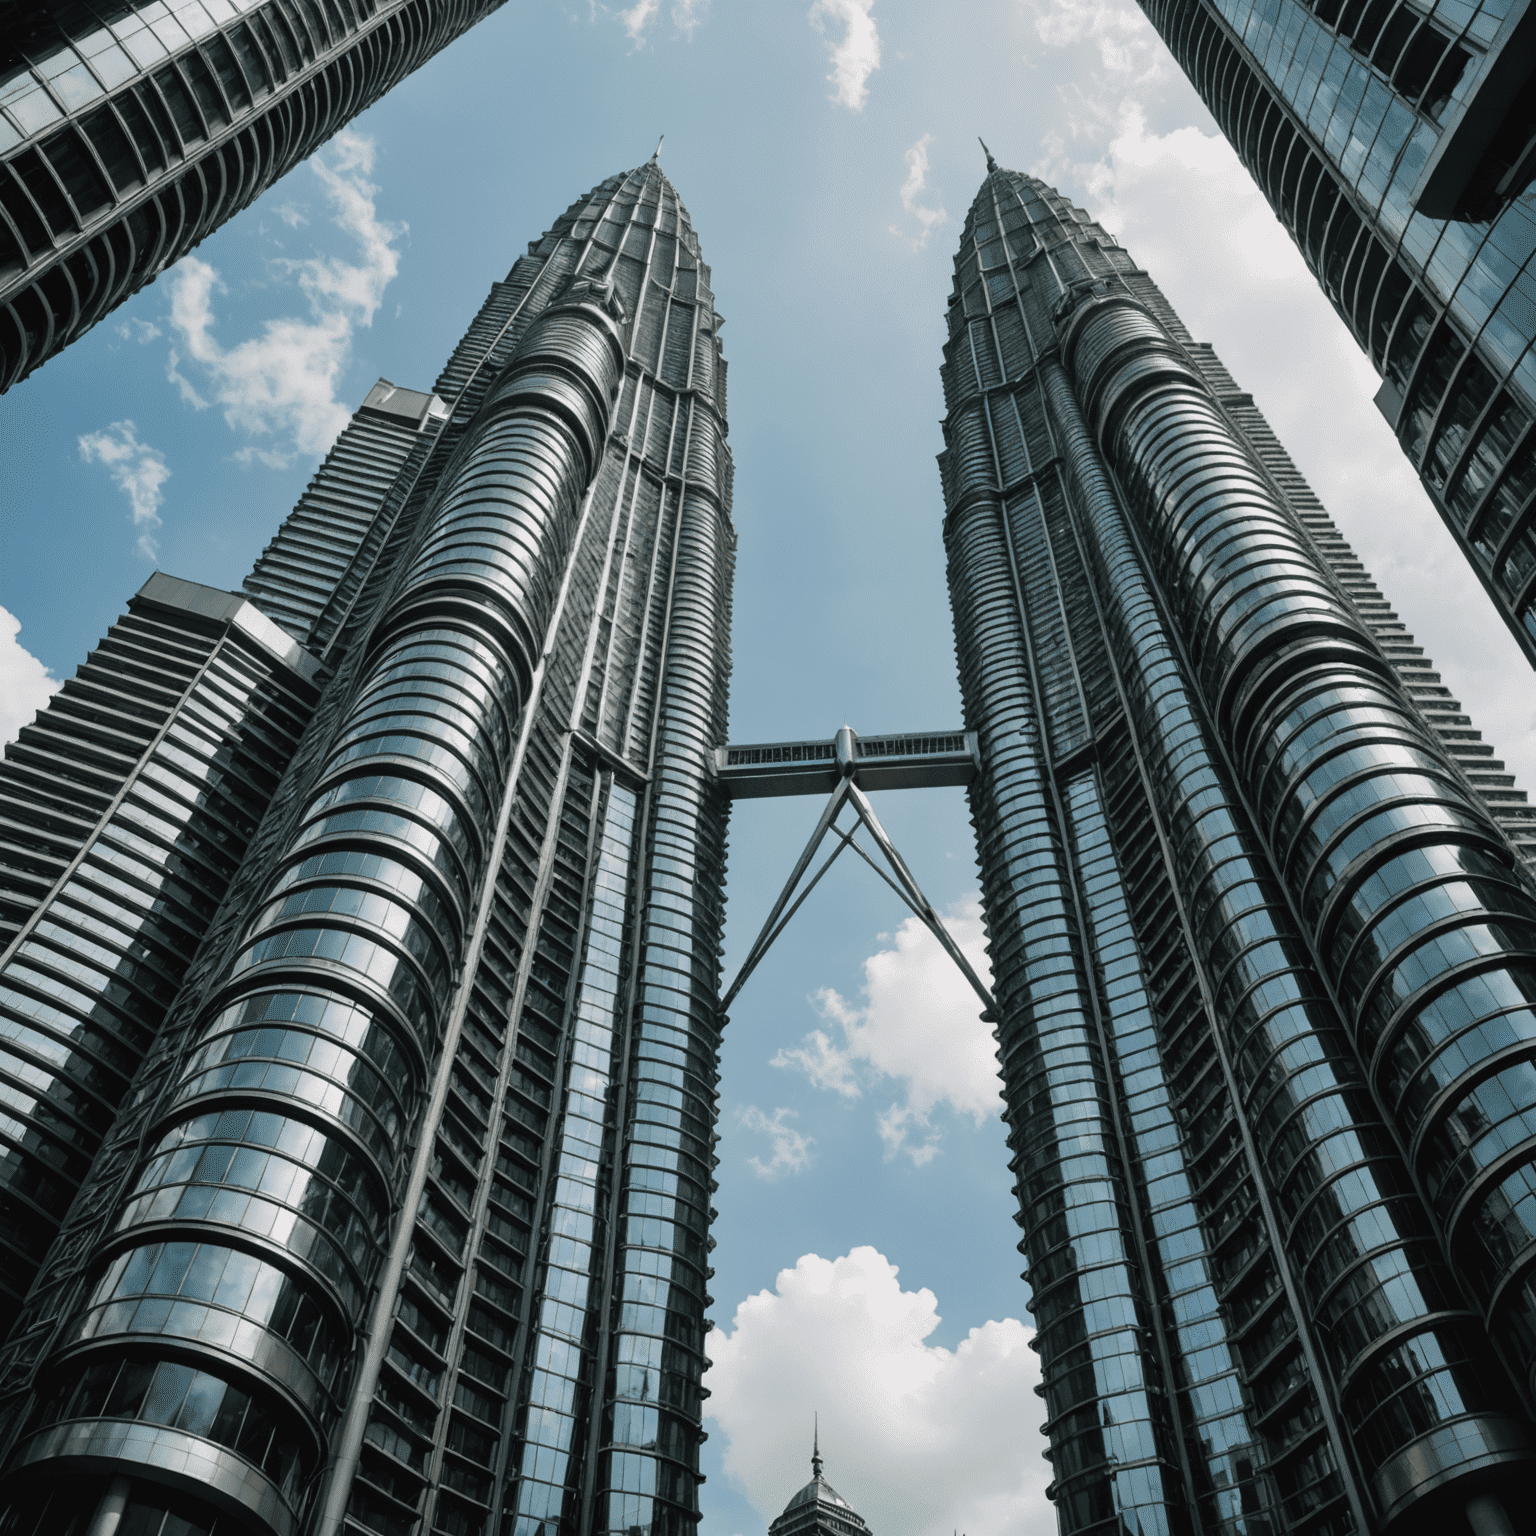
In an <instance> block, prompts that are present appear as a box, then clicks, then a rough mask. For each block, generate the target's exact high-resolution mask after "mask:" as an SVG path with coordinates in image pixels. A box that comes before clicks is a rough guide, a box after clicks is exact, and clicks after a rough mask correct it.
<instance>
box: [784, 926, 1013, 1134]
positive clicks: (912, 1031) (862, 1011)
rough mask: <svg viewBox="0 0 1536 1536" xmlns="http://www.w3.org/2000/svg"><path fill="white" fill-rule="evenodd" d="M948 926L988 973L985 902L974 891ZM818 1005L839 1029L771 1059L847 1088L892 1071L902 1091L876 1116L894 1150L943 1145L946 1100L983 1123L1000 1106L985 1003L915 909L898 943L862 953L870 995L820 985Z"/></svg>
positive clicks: (863, 1087) (826, 1084)
mask: <svg viewBox="0 0 1536 1536" xmlns="http://www.w3.org/2000/svg"><path fill="white" fill-rule="evenodd" d="M946 926H947V927H948V928H949V931H950V933H951V934H952V935H953V936H954V938H955V941H956V943H957V944H959V946H960V948H961V950H962V952H963V953H964V954H965V957H966V959H967V960H969V961H970V962H971V964H972V966H973V967H974V968H975V969H976V971H977V973H978V974H979V975H981V976H983V977H986V976H987V975H988V974H989V973H990V967H989V966H988V963H987V956H986V951H985V949H984V947H983V946H984V944H985V939H986V936H985V932H984V930H983V928H982V919H981V903H980V902H979V901H978V900H976V899H975V898H972V899H971V900H968V901H964V902H961V903H959V904H958V905H957V906H955V907H952V908H951V909H950V910H949V912H948V913H947V914H946ZM816 1005H817V1007H818V1008H819V1009H820V1011H821V1013H822V1016H823V1017H824V1018H825V1019H827V1020H828V1022H829V1024H830V1025H831V1027H832V1030H833V1033H832V1034H829V1033H828V1032H827V1031H825V1030H820V1029H816V1030H812V1031H811V1032H810V1034H808V1035H806V1036H805V1038H804V1039H803V1040H802V1041H801V1043H800V1044H799V1045H798V1046H795V1047H793V1048H791V1049H788V1050H781V1051H780V1052H779V1053H778V1054H777V1055H776V1056H775V1057H774V1058H773V1063H772V1064H773V1065H774V1066H776V1067H789V1068H792V1069H794V1070H796V1071H799V1072H803V1073H805V1075H806V1076H807V1077H809V1078H810V1080H811V1082H812V1083H814V1084H815V1085H816V1086H817V1087H818V1088H826V1089H829V1090H831V1091H832V1092H834V1093H839V1094H842V1095H843V1096H844V1097H845V1098H858V1097H860V1096H861V1095H862V1094H863V1093H865V1092H872V1091H874V1090H875V1089H876V1088H877V1087H879V1088H880V1089H882V1091H884V1090H885V1086H886V1084H885V1080H887V1079H891V1080H894V1082H895V1085H896V1089H897V1093H898V1095H899V1096H898V1098H897V1099H896V1101H895V1102H894V1103H892V1104H891V1106H890V1107H889V1108H888V1109H886V1110H885V1111H883V1112H882V1113H881V1115H880V1117H879V1121H878V1125H879V1131H880V1138H881V1140H882V1141H883V1142H884V1143H885V1155H886V1158H887V1159H890V1158H892V1157H895V1156H896V1155H897V1153H905V1154H906V1155H907V1156H908V1157H910V1158H911V1159H912V1160H913V1161H914V1162H916V1163H918V1164H922V1163H927V1162H930V1161H932V1159H933V1158H935V1157H936V1156H937V1155H938V1153H939V1149H940V1131H939V1129H938V1128H937V1127H935V1126H934V1125H933V1124H932V1115H933V1111H934V1110H935V1109H936V1108H938V1106H939V1105H941V1104H948V1105H949V1106H950V1108H951V1109H953V1110H954V1111H955V1112H956V1113H957V1114H962V1115H968V1116H969V1117H970V1118H971V1119H972V1120H973V1121H975V1122H976V1123H978V1124H979V1123H980V1122H981V1121H982V1120H983V1119H984V1118H985V1117H986V1116H987V1115H989V1114H995V1113H997V1111H998V1106H999V1090H998V1079H997V1060H996V1056H995V1046H994V1044H993V1041H992V1035H991V1031H990V1028H989V1026H988V1025H986V1024H983V1023H982V1022H981V1019H980V1017H979V1015H980V1012H981V1004H980V1002H979V1001H978V999H977V997H976V994H975V993H974V992H973V991H972V990H971V988H970V985H969V983H968V982H967V981H966V980H965V978H964V977H963V976H962V975H961V974H960V971H959V969H958V967H957V966H956V965H955V963H954V961H952V960H951V959H950V958H949V956H948V955H946V954H945V953H944V951H943V949H942V948H941V947H940V946H939V942H938V940H937V939H935V938H934V937H933V935H932V934H931V933H929V932H928V930H927V929H926V928H925V927H924V926H923V925H922V923H921V922H919V921H918V919H917V918H915V917H909V918H908V919H907V920H906V922H904V923H903V924H902V925H901V927H900V928H898V929H897V930H896V933H895V935H894V939H893V947H891V948H889V949H882V950H880V951H879V952H878V953H876V954H873V955H871V956H870V957H869V958H868V959H867V960H866V961H865V962H864V1001H863V1003H862V1005H856V1004H853V1003H850V1002H849V1001H848V1000H847V999H846V998H844V997H843V996H842V994H841V993H839V992H837V991H835V990H833V989H832V988H831V987H823V988H822V989H821V990H820V991H819V992H817V993H816ZM935 1042H942V1049H935ZM919 1137H921V1138H922V1139H921V1140H917V1138H919Z"/></svg>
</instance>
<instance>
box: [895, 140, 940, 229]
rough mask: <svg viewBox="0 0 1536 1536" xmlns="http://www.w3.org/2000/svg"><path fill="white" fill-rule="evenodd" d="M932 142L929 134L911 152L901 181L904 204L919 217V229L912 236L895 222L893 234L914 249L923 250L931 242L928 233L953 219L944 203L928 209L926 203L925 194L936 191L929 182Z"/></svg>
mask: <svg viewBox="0 0 1536 1536" xmlns="http://www.w3.org/2000/svg"><path fill="white" fill-rule="evenodd" d="M931 143H933V135H932V134H931V133H925V134H924V135H923V136H922V138H920V139H919V140H918V141H917V143H916V144H914V145H913V146H912V147H911V149H909V150H908V151H907V179H906V180H905V181H904V182H902V184H901V206H902V207H903V208H904V209H906V211H907V213H908V214H910V215H911V216H912V217H913V218H914V219H916V220H917V223H918V232H917V234H915V235H909V234H907V233H906V231H905V230H902V229H899V228H898V227H897V226H896V225H894V224H892V225H891V233H892V234H893V235H895V236H897V237H898V238H899V239H902V240H905V241H906V242H907V244H908V245H910V246H911V247H912V249H913V250H914V251H920V250H922V248H923V247H924V246H925V245H927V244H928V236H929V235H931V234H932V233H933V232H934V230H936V229H939V228H941V227H942V226H943V225H944V224H946V223H948V222H949V215H948V214H947V213H945V211H944V209H943V207H942V206H941V207H938V208H928V207H925V206H924V204H923V202H922V198H923V194H924V193H927V192H931V191H933V190H934V189H933V188H931V187H930V186H929V185H928V146H929V145H930V144H931Z"/></svg>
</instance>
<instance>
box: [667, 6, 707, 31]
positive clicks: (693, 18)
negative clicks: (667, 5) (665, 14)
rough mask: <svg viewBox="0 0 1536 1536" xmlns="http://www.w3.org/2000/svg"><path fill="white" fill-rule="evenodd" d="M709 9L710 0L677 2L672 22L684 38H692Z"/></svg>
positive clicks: (673, 8)
mask: <svg viewBox="0 0 1536 1536" xmlns="http://www.w3.org/2000/svg"><path fill="white" fill-rule="evenodd" d="M708 9H709V0H677V3H676V4H675V5H674V6H673V7H672V21H673V23H674V25H675V26H676V27H677V30H678V31H679V32H681V33H682V34H683V36H684V37H690V38H691V37H692V36H693V31H694V28H695V27H697V26H698V25H699V23H700V22H702V21H703V20H704V13H705V12H706V11H707V10H708Z"/></svg>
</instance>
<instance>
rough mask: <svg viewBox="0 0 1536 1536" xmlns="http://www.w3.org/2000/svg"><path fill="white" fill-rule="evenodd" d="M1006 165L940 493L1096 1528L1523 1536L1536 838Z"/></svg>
mask: <svg viewBox="0 0 1536 1536" xmlns="http://www.w3.org/2000/svg"><path fill="white" fill-rule="evenodd" d="M989 169H990V172H991V174H989V176H988V177H987V179H986V181H985V182H984V183H983V186H982V189H981V191H980V193H979V194H978V197H977V199H976V201H975V203H974V204H973V205H972V208H971V210H970V213H969V215H968V216H967V221H966V225H965V230H964V234H963V236H962V242H961V247H960V251H959V254H958V256H957V259H956V266H955V286H954V291H953V293H952V295H951V298H950V305H949V340H948V342H947V343H946V346H945V356H944V366H943V370H942V376H943V384H944V393H945V401H946V407H947V412H948V414H947V417H946V421H945V442H946V445H947V446H946V448H945V451H944V453H943V454H942V455H941V459H940V465H941V471H942V476H943V483H944V497H945V507H946V519H945V542H946V547H947V550H948V555H949V575H950V586H951V593H952V601H953V606H954V613H955V627H956V638H957V645H958V650H959V661H960V672H961V684H962V691H963V694H964V697H965V704H966V726H967V728H968V729H971V730H974V731H975V732H977V734H978V737H979V742H980V753H981V763H982V768H981V773H980V776H979V777H978V779H977V781H976V783H975V785H973V788H972V796H971V803H972V809H973V814H974V816H975V822H976V830H977V839H978V846H979V851H980V855H981V861H982V872H983V901H984V906H985V910H986V914H987V922H988V927H989V932H990V937H991V948H992V965H993V976H994V985H995V989H996V995H997V1002H998V1005H999V1008H1000V1010H1001V1013H1002V1019H1003V1022H1002V1024H1001V1025H1000V1028H999V1031H998V1038H999V1043H1000V1059H1001V1062H1002V1069H1003V1079H1004V1095H1005V1100H1006V1104H1007V1110H1006V1114H1005V1119H1006V1120H1007V1121H1008V1124H1009V1127H1010V1133H1009V1147H1010V1150H1011V1153H1012V1155H1013V1161H1012V1163H1011V1164H1010V1166H1011V1168H1012V1169H1013V1170H1014V1172H1015V1173H1016V1175H1017V1178H1018V1183H1017V1186H1016V1193H1017V1195H1018V1199H1019V1205H1020V1212H1019V1218H1018V1219H1019V1221H1020V1224H1021V1226H1022V1227H1023V1229H1024V1237H1023V1241H1022V1243H1021V1245H1020V1246H1021V1251H1023V1252H1024V1254H1025V1256H1026V1258H1027V1260H1028V1266H1029V1267H1028V1270H1027V1272H1026V1279H1027V1280H1028V1282H1029V1284H1030V1287H1031V1291H1032V1308H1033V1312H1034V1318H1035V1323H1036V1327H1037V1330H1038V1331H1037V1335H1036V1339H1035V1347H1036V1348H1037V1350H1038V1351H1039V1353H1040V1357H1041V1363H1042V1369H1043V1384H1042V1386H1041V1388H1040V1389H1039V1390H1040V1392H1041V1394H1042V1396H1043V1397H1044V1399H1045V1407H1046V1419H1047V1423H1046V1426H1045V1428H1046V1431H1047V1434H1048V1435H1049V1438H1050V1442H1051V1452H1050V1457H1051V1461H1052V1465H1053V1470H1054V1474H1055V1475H1054V1478H1053V1481H1052V1485H1051V1488H1050V1494H1051V1496H1052V1497H1053V1499H1054V1500H1055V1502H1056V1509H1057V1514H1058V1518H1059V1521H1060V1524H1061V1529H1062V1531H1063V1533H1064V1536H1075V1533H1077V1532H1086V1531H1097V1530H1106V1531H1107V1530H1110V1529H1115V1530H1119V1529H1126V1528H1129V1529H1136V1530H1142V1531H1162V1530H1167V1531H1178V1530H1183V1529H1186V1528H1188V1527H1189V1525H1190V1524H1191V1523H1193V1524H1194V1526H1195V1528H1197V1529H1205V1530H1216V1529H1237V1528H1239V1524H1240V1523H1241V1522H1244V1521H1251V1522H1253V1525H1252V1528H1255V1529H1258V1528H1263V1523H1264V1522H1267V1527H1268V1528H1269V1529H1271V1530H1276V1531H1279V1530H1285V1531H1303V1530H1304V1531H1308V1532H1317V1533H1321V1532H1332V1533H1342V1532H1344V1531H1348V1530H1356V1531H1365V1530H1373V1531H1374V1530H1380V1529H1383V1528H1384V1527H1390V1528H1393V1529H1401V1530H1405V1531H1406V1530H1424V1529H1431V1528H1433V1525H1434V1522H1435V1521H1437V1520H1443V1521H1445V1522H1446V1529H1448V1530H1463V1531H1465V1530H1469V1529H1472V1528H1473V1526H1471V1525H1469V1524H1468V1521H1469V1520H1473V1519H1480V1520H1484V1521H1485V1522H1492V1523H1485V1524H1482V1525H1477V1526H1476V1529H1478V1530H1480V1531H1482V1530H1487V1531H1502V1530H1507V1529H1512V1527H1510V1526H1509V1525H1508V1524H1507V1523H1501V1522H1504V1520H1505V1512H1504V1510H1503V1509H1501V1507H1500V1505H1499V1503H1498V1501H1499V1500H1500V1499H1501V1498H1504V1497H1506V1496H1509V1495H1515V1494H1518V1493H1519V1490H1520V1489H1522V1488H1528V1487H1529V1477H1530V1473H1531V1470H1532V1460H1533V1457H1536V1442H1533V1425H1532V1422H1531V1407H1532V1404H1533V1401H1536V1390H1533V1389H1536V1377H1533V1372H1536V1284H1533V1268H1536V1066H1533V1058H1536V1010H1533V1008H1532V1003H1533V1001H1536V887H1533V884H1532V878H1531V874H1530V870H1529V867H1528V865H1527V862H1526V861H1527V858H1528V856H1529V853H1530V851H1531V849H1532V831H1533V827H1532V823H1531V821H1530V819H1529V818H1530V815H1531V812H1530V809H1529V808H1528V807H1527V806H1526V804H1525V798H1524V796H1523V795H1522V794H1520V793H1519V792H1518V791H1515V790H1514V789H1513V786H1512V782H1511V780H1510V778H1509V777H1508V776H1507V775H1505V774H1503V773H1501V772H1499V771H1498V767H1499V765H1497V764H1495V763H1494V762H1493V761H1492V760H1491V755H1490V752H1489V749H1488V748H1487V747H1486V746H1485V745H1484V744H1483V743H1482V742H1481V740H1480V738H1479V737H1478V736H1477V733H1476V732H1475V731H1474V730H1473V729H1472V728H1471V725H1470V722H1469V721H1468V720H1467V718H1466V717H1465V715H1463V714H1462V713H1461V712H1460V710H1459V707H1458V706H1457V705H1456V703H1455V701H1454V700H1452V699H1451V698H1450V697H1449V696H1448V694H1447V692H1446V690H1445V689H1444V688H1443V687H1441V686H1440V684H1439V679H1438V677H1437V676H1436V675H1435V673H1434V672H1433V670H1432V667H1431V666H1430V664H1429V663H1428V662H1427V661H1426V659H1425V658H1424V657H1423V656H1422V653H1421V652H1420V651H1419V650H1418V648H1417V647H1415V646H1414V645H1413V643H1412V637H1411V636H1409V635H1407V634H1406V633H1405V631H1404V629H1403V626H1402V625H1401V624H1400V623H1399V622H1398V621H1397V619H1396V616H1395V615H1394V614H1393V613H1392V612H1391V610H1390V609H1389V608H1388V607H1387V604H1386V602H1385V601H1384V599H1383V598H1382V597H1381V594H1380V593H1379V592H1378V591H1377V590H1376V588H1375V587H1374V585H1373V584H1372V583H1371V581H1370V578H1369V577H1368V575H1367V574H1366V573H1365V571H1364V570H1363V568H1362V567H1361V565H1360V563H1359V561H1358V560H1357V559H1355V557H1354V555H1353V553H1352V551H1351V550H1350V549H1349V547H1348V546H1347V544H1346V543H1345V542H1344V540H1343V539H1342V537H1341V536H1340V535H1339V533H1338V531H1337V529H1336V528H1335V527H1334V526H1333V524H1332V522H1331V521H1330V520H1329V518H1328V516H1327V514H1326V512H1325V511H1324V510H1323V508H1322V507H1321V506H1320V504H1319V503H1318V502H1317V500H1316V498H1315V497H1314V496H1313V495H1312V493H1311V492H1310V490H1309V489H1308V488H1307V486H1306V485H1305V483H1304V482H1303V481H1302V479H1301V477H1300V476H1299V474H1297V472H1296V470H1295V468H1294V466H1293V465H1292V464H1291V462H1290V460H1289V459H1288V457H1287V456H1286V454H1285V452H1284V450H1283V449H1282V448H1281V446H1280V444H1279V443H1278V442H1277V441H1276V439H1275V438H1274V436H1273V434H1272V433H1271V432H1270V430H1269V428H1268V426H1267V424H1266V423H1265V422H1264V420H1263V418H1262V417H1261V416H1260V415H1259V413H1258V412H1257V410H1256V409H1255V408H1254V405H1253V401H1252V399H1251V397H1250V396H1248V395H1246V394H1244V393H1242V392H1241V391H1240V390H1239V388H1238V387H1237V385H1236V384H1235V383H1234V381H1233V380H1232V379H1231V378H1230V376H1229V375H1228V374H1227V372H1226V370H1225V369H1224V368H1223V367H1222V365H1221V363H1220V362H1219V360H1218V359H1217V358H1216V357H1215V355H1214V354H1213V353H1212V351H1211V349H1210V348H1209V347H1207V346H1202V345H1199V344H1197V343H1195V342H1194V341H1193V340H1192V338H1191V337H1190V336H1189V334H1188V332H1187V331H1186V330H1185V329H1184V327H1183V326H1182V324H1181V323H1180V322H1179V320H1178V318H1177V316H1176V315H1175V314H1174V313H1173V311H1172V310H1171V308H1170V307H1169V306H1168V304H1167V302H1166V300H1165V299H1164V298H1163V296H1162V295H1161V293H1160V292H1159V291H1158V289H1157V288H1156V286H1155V285H1154V283H1153V281H1152V280H1151V278H1150V277H1149V276H1148V275H1147V274H1146V273H1145V272H1143V271H1140V270H1139V269H1137V268H1136V266H1135V264H1134V262H1133V260H1132V259H1131V257H1130V256H1129V255H1128V254H1127V253H1126V252H1125V251H1124V250H1123V249H1121V248H1120V247H1119V246H1118V245H1117V244H1116V242H1115V241H1114V240H1113V239H1112V238H1111V237H1109V236H1108V235H1107V234H1106V233H1105V232H1104V230H1103V229H1101V228H1100V227H1099V226H1097V225H1096V224H1094V223H1092V221H1091V220H1089V218H1088V217H1087V215H1086V214H1083V213H1082V212H1080V211H1078V210H1076V209H1074V208H1072V207H1071V205H1070V204H1068V203H1066V202H1065V201H1064V200H1062V199H1061V198H1060V197H1059V196H1058V195H1057V194H1056V193H1054V192H1053V191H1052V190H1051V189H1049V188H1048V187H1046V186H1044V185H1043V184H1042V183H1040V182H1038V181H1035V180H1033V179H1032V178H1029V177H1025V176H1019V175H1016V174H1014V173H1011V172H1007V171H1002V170H999V169H998V168H997V167H996V166H995V165H994V164H992V163H991V162H990V160H989ZM1508 1507H1509V1508H1518V1507H1521V1506H1518V1505H1515V1504H1512V1505H1510V1506H1508ZM1522 1518H1523V1515H1522ZM1122 1522H1123V1523H1122Z"/></svg>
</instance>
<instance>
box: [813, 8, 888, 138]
mask: <svg viewBox="0 0 1536 1536" xmlns="http://www.w3.org/2000/svg"><path fill="white" fill-rule="evenodd" d="M874 8H875V0H816V3H815V5H813V6H812V7H811V25H812V26H813V27H815V28H816V30H817V31H818V32H824V31H826V28H827V23H828V22H831V23H832V24H833V25H834V26H835V25H837V24H839V23H841V25H842V28H843V35H842V38H841V40H838V39H833V40H832V41H831V42H830V43H829V45H828V51H829V53H830V56H831V59H832V73H831V74H830V75H828V76H827V79H828V80H830V81H831V82H832V84H833V85H834V86H835V87H836V89H835V90H834V91H833V92H832V97H831V99H832V100H833V101H836V102H841V103H842V105H843V106H845V107H848V108H850V109H851V110H852V111H854V112H862V111H863V110H864V102H865V100H866V99H867V98H868V96H869V77H870V76H871V75H872V74H874V72H875V71H876V70H877V69H879V68H880V34H879V32H878V31H877V30H876V27H875V18H874V17H873V16H872V15H870V12H871V11H872V10H874Z"/></svg>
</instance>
